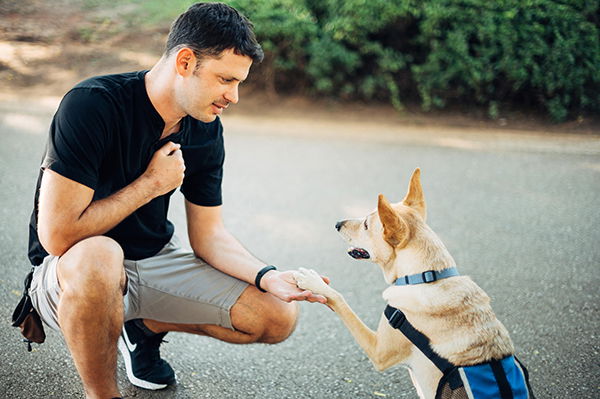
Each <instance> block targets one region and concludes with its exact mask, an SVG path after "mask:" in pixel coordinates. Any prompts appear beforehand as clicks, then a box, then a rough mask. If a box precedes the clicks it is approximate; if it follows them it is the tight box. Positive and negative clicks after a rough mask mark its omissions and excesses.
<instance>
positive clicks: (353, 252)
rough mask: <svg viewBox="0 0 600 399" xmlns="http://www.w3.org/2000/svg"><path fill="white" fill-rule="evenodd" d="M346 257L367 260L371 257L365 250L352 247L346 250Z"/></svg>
mask: <svg viewBox="0 0 600 399" xmlns="http://www.w3.org/2000/svg"><path fill="white" fill-rule="evenodd" d="M348 255H350V256H352V257H353V258H354V259H369V258H370V257H371V255H369V253H368V252H367V250H366V249H363V248H354V247H350V248H349V249H348Z"/></svg>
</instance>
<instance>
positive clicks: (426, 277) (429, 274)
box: [421, 270, 437, 283]
mask: <svg viewBox="0 0 600 399" xmlns="http://www.w3.org/2000/svg"><path fill="white" fill-rule="evenodd" d="M421 277H422V278H423V282H425V283H433V282H434V281H436V280H437V275H436V274H435V272H434V271H433V270H427V271H426V272H423V273H421Z"/></svg>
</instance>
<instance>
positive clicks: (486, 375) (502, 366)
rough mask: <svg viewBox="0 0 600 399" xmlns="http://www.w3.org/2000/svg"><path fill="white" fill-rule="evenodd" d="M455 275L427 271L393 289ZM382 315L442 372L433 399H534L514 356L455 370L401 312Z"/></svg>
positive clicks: (398, 282)
mask: <svg viewBox="0 0 600 399" xmlns="http://www.w3.org/2000/svg"><path fill="white" fill-rule="evenodd" d="M458 275H459V274H458V271H457V270H456V268H454V267H453V268H449V269H444V270H442V271H436V270H429V271H426V272H424V273H420V274H414V275H411V276H404V277H401V278H398V279H397V280H396V282H395V285H412V284H423V283H425V284H426V283H431V282H433V281H437V280H440V279H443V278H448V277H452V276H458ZM384 314H385V317H386V318H387V319H388V322H389V323H390V325H391V326H392V327H394V328H395V329H398V330H400V331H401V332H402V333H403V334H404V335H405V336H406V338H408V340H409V341H411V342H412V343H413V344H414V345H415V346H416V347H417V348H419V350H420V351H421V352H423V354H424V355H425V356H427V358H428V359H429V360H431V362H432V363H433V364H434V365H435V366H436V367H437V368H438V369H439V370H440V371H441V372H442V374H443V376H442V378H441V379H440V382H439V383H438V387H437V391H436V394H435V398H436V399H535V397H534V395H533V392H532V391H531V387H530V386H529V374H528V372H527V369H526V368H525V366H523V365H522V364H521V362H519V360H518V359H517V358H516V357H515V356H507V357H505V358H503V359H493V360H490V361H488V362H484V363H480V364H475V365H472V366H457V365H455V364H452V363H451V362H450V361H448V360H447V359H445V358H443V357H441V356H440V355H438V354H437V353H435V352H434V351H433V349H432V348H431V345H430V343H429V338H427V336H426V335H425V334H423V333H421V332H420V331H418V330H417V329H416V328H414V326H413V325H412V324H411V323H410V322H409V321H408V319H407V318H406V315H405V314H404V313H403V312H402V311H401V310H399V309H396V308H394V307H392V306H389V305H388V306H387V307H386V308H385V311H384Z"/></svg>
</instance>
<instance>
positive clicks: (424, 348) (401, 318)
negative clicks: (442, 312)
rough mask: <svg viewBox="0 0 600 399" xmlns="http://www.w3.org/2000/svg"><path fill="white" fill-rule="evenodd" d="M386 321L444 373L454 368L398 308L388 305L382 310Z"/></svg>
mask: <svg viewBox="0 0 600 399" xmlns="http://www.w3.org/2000/svg"><path fill="white" fill-rule="evenodd" d="M383 313H384V314H385V317H386V318H387V319H388V322H389V323H390V325H391V326H392V327H394V328H395V329H398V330H400V331H401V332H402V334H404V336H406V338H408V340H409V341H410V342H412V343H413V344H414V345H415V346H416V347H417V348H419V350H420V351H421V352H423V354H424V355H425V356H427V358H428V359H429V360H431V361H432V362H433V364H435V366H436V367H437V368H438V369H440V371H441V372H442V373H444V374H446V372H448V371H449V370H451V369H452V368H454V367H455V366H454V365H453V364H452V363H450V362H449V361H448V360H447V359H444V358H443V357H441V356H440V355H438V354H437V353H435V352H434V351H433V349H432V348H431V345H430V344H429V338H427V336H425V334H423V333H422V332H420V331H418V330H417V329H416V328H415V327H413V325H412V324H410V322H409V321H408V320H407V319H406V315H405V314H404V313H403V312H402V311H401V310H400V309H396V308H394V307H392V306H390V305H388V306H386V308H385V311H384V312H383Z"/></svg>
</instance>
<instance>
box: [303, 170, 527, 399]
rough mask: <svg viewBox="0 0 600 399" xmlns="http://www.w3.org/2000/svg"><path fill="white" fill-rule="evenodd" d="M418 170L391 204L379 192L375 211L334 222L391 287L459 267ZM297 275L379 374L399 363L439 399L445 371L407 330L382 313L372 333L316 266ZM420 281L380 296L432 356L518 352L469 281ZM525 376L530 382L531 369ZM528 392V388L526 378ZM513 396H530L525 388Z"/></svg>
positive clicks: (464, 361)
mask: <svg viewBox="0 0 600 399" xmlns="http://www.w3.org/2000/svg"><path fill="white" fill-rule="evenodd" d="M420 175H421V173H420V169H419V168H417V169H416V170H415V171H414V172H413V174H412V176H411V179H410V184H409V187H408V193H407V194H406V196H405V197H404V199H403V200H402V201H401V202H399V203H396V204H390V202H389V201H388V200H387V199H386V198H385V197H384V196H383V195H379V199H378V204H377V209H376V210H375V211H374V212H372V213H370V214H369V215H367V216H366V217H364V218H362V219H350V220H344V221H341V222H338V223H337V224H336V229H337V230H338V231H339V233H340V234H341V236H342V237H343V238H344V239H345V240H346V241H347V242H348V243H349V244H350V245H351V247H350V249H349V250H348V254H349V255H350V256H352V257H353V258H355V259H359V260H368V261H371V262H374V263H376V264H378V265H379V266H380V267H381V270H382V272H383V276H384V278H385V280H386V282H387V283H389V284H394V283H395V282H397V281H398V279H400V282H401V283H402V282H404V280H407V279H408V277H405V276H415V275H416V276H417V277H418V276H424V277H425V279H426V280H427V279H428V280H431V278H427V277H428V276H431V275H434V274H435V275H437V273H439V272H443V271H447V270H456V269H454V268H455V267H456V264H455V261H454V259H453V258H452V256H451V255H450V253H449V252H448V250H447V249H446V247H445V246H444V244H443V243H442V241H441V240H440V238H439V237H438V236H437V235H436V234H435V233H434V232H433V230H432V229H431V228H430V227H429V226H428V225H427V224H426V216H427V211H426V204H425V198H424V195H423V188H422V186H421V180H420ZM427 273H429V275H427ZM294 277H295V279H296V282H297V285H298V287H300V288H301V289H306V290H310V291H312V292H313V293H315V294H320V295H323V296H325V297H326V298H327V306H329V307H330V308H331V309H332V310H333V311H335V312H336V313H337V314H338V316H339V317H340V318H341V320H342V321H343V323H344V324H345V326H346V327H347V328H348V330H349V331H350V333H351V334H352V336H353V337H354V339H355V340H356V341H357V342H358V344H359V345H360V346H361V348H362V349H363V350H364V351H365V352H366V354H367V356H368V357H369V359H370V360H371V362H372V363H373V365H374V367H375V368H376V369H377V370H378V371H383V370H386V369H387V368H389V367H391V366H393V365H395V364H398V363H401V364H403V365H404V366H406V367H407V368H408V370H409V373H410V376H411V379H412V382H413V384H414V386H415V388H416V391H417V393H418V395H419V397H421V398H434V397H441V396H436V395H440V389H441V388H438V386H440V380H441V379H442V377H443V376H444V373H442V371H441V370H440V369H439V368H438V367H436V365H435V364H434V363H433V362H432V360H430V357H427V356H426V355H425V354H424V353H423V352H422V350H419V348H418V347H416V346H415V344H413V342H412V341H411V340H410V339H409V338H408V337H407V336H406V335H405V334H404V333H403V332H401V331H400V330H398V329H396V328H394V327H392V325H391V324H390V322H388V318H387V317H386V316H385V315H382V318H381V320H380V323H379V326H378V328H377V331H372V330H371V329H370V328H369V327H367V326H366V325H365V324H364V323H363V322H362V321H361V320H360V319H359V317H358V316H357V315H356V314H355V313H354V311H353V310H352V309H351V308H350V306H349V305H348V304H347V303H346V301H345V300H344V297H343V296H342V295H341V294H340V293H339V292H337V291H336V290H335V289H334V288H332V287H331V286H330V285H328V284H326V283H325V282H324V281H323V279H322V278H321V277H320V276H319V274H318V273H316V272H315V271H314V270H307V269H299V271H298V272H296V273H295V275H294ZM407 281H408V280H407ZM421 282H422V284H410V285H406V284H402V285H391V286H390V287H388V288H387V289H386V290H385V291H384V292H383V298H384V299H385V301H386V302H387V303H388V305H389V306H390V307H393V308H396V309H397V310H399V311H400V312H402V313H404V315H405V319H406V320H408V321H409V323H410V324H411V325H412V326H413V327H414V329H416V330H417V331H418V332H419V333H421V334H423V335H424V336H426V338H427V339H428V340H429V348H431V349H432V350H433V352H434V353H435V356H438V355H439V357H441V358H443V359H446V360H447V361H449V362H450V363H451V364H452V365H453V366H456V367H468V366H475V365H480V364H483V363H485V362H489V361H492V360H494V359H506V358H510V357H511V356H513V354H514V345H513V343H512V341H511V339H510V337H509V334H508V331H507V329H506V328H505V327H504V325H503V324H502V323H501V322H500V321H499V320H498V319H497V318H496V316H495V314H494V312H493V311H492V308H491V307H490V298H489V297H488V295H487V294H486V293H485V292H484V291H483V290H482V289H481V288H480V287H479V286H478V285H477V284H476V283H475V282H474V281H473V280H471V278H469V277H467V276H460V275H453V276H451V277H448V278H443V279H438V280H437V281H421ZM432 356H433V355H432ZM519 370H521V368H520V367H519ZM521 371H522V370H521ZM524 378H525V379H527V374H526V371H525V374H524ZM524 389H527V390H528V391H529V388H528V382H527V388H524ZM521 393H522V391H521ZM444 397H450V396H444ZM451 397H457V396H451ZM464 397H475V398H477V397H478V396H475V395H473V396H468V395H465V396H464ZM480 397H481V396H480ZM494 397H504V396H494ZM510 397H513V396H510ZM515 397H525V398H527V397H532V396H529V394H528V393H527V394H526V395H525V396H518V395H515Z"/></svg>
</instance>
